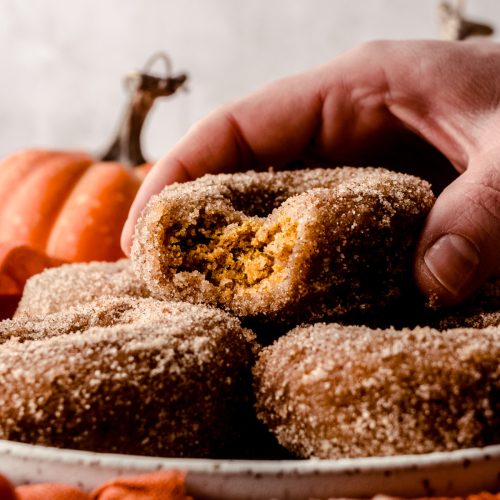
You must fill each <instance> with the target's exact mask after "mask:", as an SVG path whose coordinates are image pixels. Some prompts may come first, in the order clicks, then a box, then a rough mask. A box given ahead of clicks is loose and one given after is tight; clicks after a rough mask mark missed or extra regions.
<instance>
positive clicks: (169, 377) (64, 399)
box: [0, 298, 257, 458]
mask: <svg viewBox="0 0 500 500" xmlns="http://www.w3.org/2000/svg"><path fill="white" fill-rule="evenodd" d="M256 349H257V345H256V343H255V340H254V335H253V334H252V332H250V331H249V330H245V329H243V328H242V327H241V326H240V323H239V321H238V320H237V319H236V318H234V317H231V316H230V315H228V314H227V313H225V312H223V311H220V310H217V309H214V308H209V307H205V306H198V305H192V304H185V303H184V304H183V303H173V302H166V301H165V302H162V301H157V300H154V299H151V298H143V299H131V298H121V299H111V298H101V299H100V301H99V302H98V303H88V304H84V305H81V306H79V307H77V308H73V309H68V311H65V312H59V313H54V314H53V315H49V316H48V317H47V318H46V319H38V320H36V321H35V320H32V319H28V320H25V321H24V322H23V320H22V319H15V320H10V321H5V322H3V323H0V439H8V440H13V441H19V442H23V443H32V444H39V445H46V446H54V447H60V448H70V449H78V450H91V451H97V452H113V453H129V454H139V455H154V456H176V457H214V458H217V457H221V456H229V455H231V456H232V455H233V451H232V450H234V448H235V447H236V446H237V445H238V443H241V442H243V440H244V437H243V434H244V433H245V432H248V428H249V422H250V417H249V416H250V415H252V417H253V412H252V390H251V366H252V365H253V363H254V361H255V351H256ZM253 418H254V417H253Z"/></svg>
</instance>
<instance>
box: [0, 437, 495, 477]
mask: <svg viewBox="0 0 500 500" xmlns="http://www.w3.org/2000/svg"><path fill="white" fill-rule="evenodd" d="M0 455H4V456H5V455H10V456H12V457H17V458H36V459H38V460H42V461H52V462H54V461H55V462H64V463H79V464H82V465H83V464H89V465H95V464H96V461H98V462H99V463H100V464H101V465H102V466H105V467H120V468H122V469H123V468H127V467H130V468H133V469H143V470H145V471H146V470H152V469H157V468H158V467H159V466H160V465H161V467H162V468H172V469H181V470H188V471H189V470H190V471H198V472H214V471H216V472H217V473H222V474H223V473H228V474H233V473H242V472H249V471H254V472H258V473H266V472H267V473H270V474H276V473H278V472H284V473H286V472H293V473H294V474H297V473H298V474H300V473H309V472H311V471H315V472H316V471H322V472H328V473H334V472H338V473H341V474H344V473H346V472H348V471H351V470H356V471H357V472H362V471H368V470H370V471H373V470H382V469H383V470H387V469H391V470H394V469H405V468H412V469H415V468H421V467H429V466H431V467H433V466H438V465H440V464H448V465H451V464H463V462H464V460H467V461H470V462H471V463H472V462H477V461H484V460H499V459H500V444H499V445H492V446H487V447H484V448H467V449H461V450H454V451H448V452H433V453H428V454H419V455H395V456H388V457H365V458H345V459H338V460H326V459H325V460H322V459H307V460H299V459H297V460H238V459H205V458H163V457H148V456H140V455H123V454H114V453H95V452H91V451H80V450H69V449H61V448H52V447H46V446H40V445H31V444H24V443H18V442H14V441H6V440H0Z"/></svg>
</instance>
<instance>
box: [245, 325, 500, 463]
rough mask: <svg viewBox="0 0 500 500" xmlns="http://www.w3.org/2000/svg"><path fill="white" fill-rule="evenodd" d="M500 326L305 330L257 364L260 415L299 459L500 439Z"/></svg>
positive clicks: (276, 346) (313, 327)
mask: <svg viewBox="0 0 500 500" xmlns="http://www.w3.org/2000/svg"><path fill="white" fill-rule="evenodd" d="M499 359H500V327H489V328H484V329H475V328H456V329H450V330H445V331H439V330H437V329H433V328H429V327H419V328H414V329H401V330H395V329H385V330H382V329H378V330H377V329H371V328H367V327H364V326H345V325H344V326H341V325H339V324H333V323H332V324H325V323H317V324H315V325H310V326H300V327H297V328H295V329H293V330H292V331H291V332H289V333H288V334H287V335H285V336H283V337H281V338H280V339H278V340H277V341H276V342H275V343H274V344H273V345H271V346H269V347H266V348H264V349H263V350H262V351H261V353H260V355H259V358H258V361H257V363H256V365H255V368H254V388H255V393H256V409H257V416H258V418H259V419H260V420H261V421H262V422H264V423H265V424H266V425H267V426H268V428H269V429H270V430H271V431H272V432H273V433H274V434H275V435H276V437H277V439H278V441H279V443H280V444H281V445H282V446H284V447H285V448H287V449H288V450H289V451H290V452H292V453H293V454H294V455H295V456H297V457H302V458H322V459H338V458H348V457H349V458H352V457H368V456H388V455H400V454H403V455H404V454H419V453H430V452H435V451H451V450H455V449H460V448H469V447H476V446H478V447H481V446H486V445H491V444H498V443H500V397H499V396H500V393H499V388H500V364H499V362H498V360H499Z"/></svg>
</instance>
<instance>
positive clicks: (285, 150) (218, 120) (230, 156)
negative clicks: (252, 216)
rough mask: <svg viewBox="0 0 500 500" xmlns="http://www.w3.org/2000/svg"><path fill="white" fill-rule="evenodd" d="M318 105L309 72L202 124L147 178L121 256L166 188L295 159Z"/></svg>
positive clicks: (313, 127)
mask: <svg viewBox="0 0 500 500" xmlns="http://www.w3.org/2000/svg"><path fill="white" fill-rule="evenodd" d="M321 106H322V98H321V95H320V85H319V82H318V80H316V79H315V78H314V72H309V73H307V74H304V75H301V76H297V77H291V78H287V79H285V80H281V81H279V82H275V83H273V84H271V85H269V86H267V87H266V88H264V89H262V90H261V91H260V92H257V93H255V94H253V95H250V96H248V97H247V98H245V99H242V100H240V101H237V102H235V103H233V104H230V105H227V106H224V107H222V108H220V109H218V110H217V111H215V112H213V113H212V114H210V115H209V116H208V117H207V118H205V119H204V120H202V121H200V122H199V123H198V124H197V125H195V126H194V127H193V128H192V129H191V130H190V131H189V132H188V133H187V135H186V136H185V137H184V138H183V139H182V140H181V141H180V142H179V143H178V144H177V145H176V146H175V147H174V148H173V149H172V150H171V151H170V152H169V153H168V154H167V155H165V156H164V157H163V158H162V159H161V160H160V161H159V162H158V163H157V164H156V165H155V166H154V168H153V169H152V170H151V172H150V173H149V174H148V176H147V177H146V179H145V181H144V183H143V185H142V186H141V188H140V190H139V192H138V194H137V196H136V199H135V200H134V203H133V204H132V207H131V209H130V213H129V217H128V220H127V222H126V224H125V226H124V229H123V233H122V248H123V250H124V252H125V253H127V254H128V253H129V249H130V243H131V239H132V233H133V228H134V225H135V222H136V220H137V218H138V216H139V214H140V212H141V210H142V208H143V207H144V206H145V204H146V203H147V201H148V200H149V198H150V197H151V196H152V195H154V194H156V193H158V192H159V191H161V189H162V188H163V187H164V186H166V185H168V184H172V183H173V182H184V181H187V180H191V179H195V178H197V177H199V176H201V175H203V174H207V173H212V174H215V173H221V172H230V171H236V170H245V169H248V168H259V167H261V168H262V167H265V166H268V165H271V164H273V165H280V164H282V163H285V162H287V161H289V160H291V159H295V158H297V157H299V156H300V155H301V152H302V151H303V150H304V148H305V147H306V145H307V144H308V143H309V141H310V140H311V137H312V136H313V134H314V132H315V131H316V129H317V126H318V125H317V123H318V119H319V118H320V117H321Z"/></svg>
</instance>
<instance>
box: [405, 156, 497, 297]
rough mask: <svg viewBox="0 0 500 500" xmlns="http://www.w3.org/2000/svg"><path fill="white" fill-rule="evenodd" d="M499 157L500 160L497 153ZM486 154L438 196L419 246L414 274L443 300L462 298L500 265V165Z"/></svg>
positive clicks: (429, 292)
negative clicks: (492, 161) (486, 157)
mask: <svg viewBox="0 0 500 500" xmlns="http://www.w3.org/2000/svg"><path fill="white" fill-rule="evenodd" d="M497 158H500V157H498V156H497ZM497 158H495V160H494V161H495V163H490V162H488V161H486V160H485V159H484V158H483V159H481V160H480V161H472V162H471V164H470V165H469V168H468V170H467V171H466V172H465V173H463V174H462V175H461V176H460V177H458V178H457V179H456V180H455V181H454V182H453V183H452V184H450V185H449V186H448V187H447V188H446V189H445V190H444V191H443V192H442V193H441V195H440V196H439V198H438V199H437V201H436V203H435V205H434V207H433V208H432V210H431V212H430V213H429V216H428V218H427V221H426V224H425V226H424V229H423V232H422V235H421V237H420V241H419V244H418V247H417V252H416V258H415V267H414V274H415V279H416V282H417V285H418V287H419V288H420V290H421V291H422V292H423V293H424V294H426V295H427V296H429V297H430V298H431V299H433V300H437V303H438V304H442V305H453V304H457V303H459V302H461V301H462V300H463V299H464V298H466V297H467V296H468V295H470V294H471V293H472V292H473V291H474V290H475V289H476V288H478V287H479V286H480V285H481V284H482V283H483V282H484V281H485V280H486V279H487V278H488V276H490V275H491V274H492V273H493V272H494V271H495V270H496V269H497V268H498V267H499V265H500V164H499V163H496V162H497V161H498V160H497Z"/></svg>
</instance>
